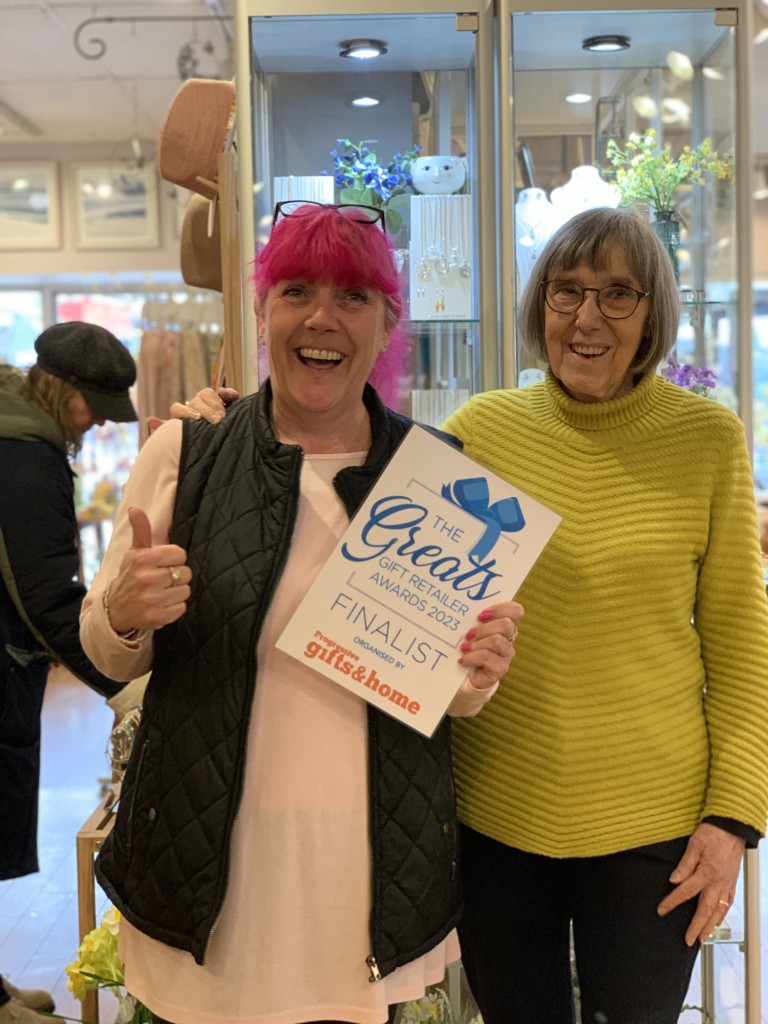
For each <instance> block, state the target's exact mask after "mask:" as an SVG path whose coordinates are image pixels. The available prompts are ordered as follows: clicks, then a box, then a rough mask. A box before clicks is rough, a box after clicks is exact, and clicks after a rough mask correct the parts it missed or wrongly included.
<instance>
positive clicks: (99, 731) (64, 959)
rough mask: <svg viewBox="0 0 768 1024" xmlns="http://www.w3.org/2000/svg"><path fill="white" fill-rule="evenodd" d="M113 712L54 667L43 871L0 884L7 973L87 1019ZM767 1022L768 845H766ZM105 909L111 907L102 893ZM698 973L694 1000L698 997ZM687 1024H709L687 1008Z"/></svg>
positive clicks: (739, 964) (107, 1012)
mask: <svg viewBox="0 0 768 1024" xmlns="http://www.w3.org/2000/svg"><path fill="white" fill-rule="evenodd" d="M111 726H112V715H111V712H110V711H109V709H108V708H107V707H106V705H105V704H104V701H103V700H102V699H101V698H100V697H99V696H98V695H97V694H95V693H93V692H92V691H91V690H89V689H88V688H87V687H86V686H83V685H82V684H81V683H78V682H75V681H74V680H72V679H71V678H70V677H68V676H67V675H66V674H65V673H62V672H60V671H54V673H53V674H52V677H51V682H50V683H49V686H48V691H47V694H46V699H45V705H44V709H43V761H42V778H41V794H40V796H41V800H40V856H41V870H40V873H39V874H37V875H30V876H28V877H27V878H21V879H16V880H15V881H11V882H0V973H4V974H7V975H9V976H10V978H11V980H13V981H15V982H16V983H17V984H23V985H25V986H35V987H38V986H39V987H41V988H46V989H48V990H49V991H52V992H53V993H54V997H55V999H56V1004H57V1011H58V1012H59V1013H61V1014H63V1015H66V1016H67V1017H70V1018H74V1019H75V1020H80V1019H81V1012H80V1010H81V1007H80V1003H78V1002H77V1001H76V1000H75V999H73V997H72V996H71V994H70V993H69V992H67V990H66V976H65V974H64V967H65V966H66V964H68V963H69V962H70V961H71V960H72V959H73V957H74V953H75V950H76V948H77V945H78V942H79V936H78V930H77V880H76V879H77V876H76V870H75V834H76V833H77V830H78V829H79V828H80V826H81V825H82V824H83V822H84V821H85V820H86V818H88V816H89V815H90V814H91V812H92V811H93V809H94V808H95V807H96V805H97V803H98V801H99V798H100V784H99V779H100V778H103V777H104V776H106V775H107V774H108V765H107V761H106V757H105V753H104V750H105V747H106V742H107V737H108V735H109V731H110V729H111ZM760 862H761V863H760V877H761V880H760V901H761V914H762V943H761V958H760V962H761V971H762V1024H768V842H766V843H763V844H761V855H760ZM98 900H99V901H100V902H99V913H100V910H101V909H103V908H104V907H105V906H106V905H107V904H106V900H105V898H104V897H103V894H100V895H99V896H98ZM729 922H730V924H731V926H732V928H733V934H734V937H735V938H740V937H741V935H742V927H743V925H742V920H741V913H740V910H739V903H738V901H737V904H736V906H735V907H734V909H733V910H732V911H731V914H730V915H729ZM743 961H744V956H743V954H742V953H741V952H740V951H739V949H738V945H737V944H734V945H728V946H721V947H719V948H718V949H717V951H716V953H715V973H716V977H717V1017H716V1024H743V1021H744V995H743V981H742V979H743V971H744V965H743ZM700 991H701V986H700V981H699V979H698V976H697V977H696V978H695V979H694V983H693V985H692V987H691V992H690V993H689V997H688V999H689V1002H690V1003H692V1004H696V1005H699V1004H700V1003H701V994H700ZM115 1013H116V1003H115V1001H114V999H113V997H112V996H111V995H110V994H108V993H105V994H103V995H102V999H101V1024H112V1021H113V1020H114V1018H115ZM682 1020H683V1021H685V1022H686V1024H702V1020H701V1015H700V1014H699V1013H696V1012H693V1011H691V1012H688V1013H686V1014H685V1015H684V1016H683V1018H682Z"/></svg>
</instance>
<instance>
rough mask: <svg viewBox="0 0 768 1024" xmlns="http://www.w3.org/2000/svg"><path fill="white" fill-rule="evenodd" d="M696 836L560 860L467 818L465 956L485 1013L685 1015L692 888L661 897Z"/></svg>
mask: <svg viewBox="0 0 768 1024" xmlns="http://www.w3.org/2000/svg"><path fill="white" fill-rule="evenodd" d="M686 843H687V839H685V838H683V839H675V840H672V841H670V842H665V843H656V844H653V845H651V846H643V847H640V848H638V849H635V850H628V851H623V852H621V853H616V854H611V855H609V856H605V857H585V858H568V859H564V860H556V859H554V858H550V857H543V856H539V855H537V854H529V853H522V852H521V851H519V850H515V849H513V848H511V847H509V846H506V845H504V844H503V843H499V842H496V841H495V840H493V839H489V838H488V837H487V836H483V835H481V834H480V833H479V832H475V831H473V830H472V829H469V828H466V827H465V826H462V828H461V855H462V857H461V876H462V884H463V890H464V914H463V917H462V921H461V923H460V925H459V938H460V940H461V952H462V962H463V964H464V967H465V970H466V972H467V980H468V981H469V985H470V988H471V989H472V993H473V995H474V997H475V999H476V1000H477V1004H478V1006H479V1007H480V1012H481V1013H482V1016H483V1022H484V1024H571V1022H572V1021H574V1020H575V1010H574V979H573V975H572V965H571V960H570V946H571V942H570V933H571V925H572V926H573V945H574V949H575V955H576V972H577V974H578V993H579V999H580V1003H581V1020H582V1022H583V1024H676V1022H677V1019H678V1017H679V1015H680V1009H681V1007H682V1004H683V1002H684V1000H685V995H686V992H687V991H688V985H689V983H690V978H691V973H692V971H693V966H694V963H695V961H696V956H697V954H698V944H696V945H695V946H693V947H689V946H687V945H686V944H685V940H684V935H685V931H686V928H687V927H688V925H689V924H690V921H691V918H692V917H693V914H694V912H695V909H696V901H695V900H690V901H688V902H687V903H685V904H683V906H681V907H678V908H677V910H675V911H672V912H671V913H670V914H668V915H667V916H666V917H659V915H658V914H657V913H656V907H657V905H658V904H659V902H660V901H661V900H662V898H663V897H664V896H665V895H666V894H667V893H668V892H669V891H670V890H671V889H672V888H673V886H672V885H671V884H670V882H669V875H670V873H671V872H672V870H673V868H674V867H675V865H676V864H677V862H678V861H679V859H680V857H681V856H682V854H683V851H684V850H685V846H686Z"/></svg>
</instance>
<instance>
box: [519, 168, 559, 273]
mask: <svg viewBox="0 0 768 1024" xmlns="http://www.w3.org/2000/svg"><path fill="white" fill-rule="evenodd" d="M559 224H560V221H559V219H558V214H557V211H556V210H555V208H554V206H553V205H552V203H550V201H549V199H547V194H546V192H545V191H544V189H542V188H524V189H523V190H522V192H521V193H520V195H519V196H518V198H517V202H516V203H515V257H516V261H517V271H518V274H519V276H520V287H521V288H522V287H524V286H525V284H526V282H527V280H528V278H529V277H530V276H531V269H532V268H533V264H534V263H535V261H536V258H537V257H538V255H539V253H540V252H541V249H542V247H543V246H544V243H545V242H546V241H547V239H548V238H549V236H550V235H551V234H552V233H553V232H554V231H555V229H556V228H557V227H559Z"/></svg>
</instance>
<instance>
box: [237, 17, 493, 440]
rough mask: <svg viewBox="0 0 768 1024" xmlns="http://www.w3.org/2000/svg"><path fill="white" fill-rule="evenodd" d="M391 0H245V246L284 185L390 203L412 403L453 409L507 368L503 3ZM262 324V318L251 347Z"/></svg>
mask: <svg viewBox="0 0 768 1024" xmlns="http://www.w3.org/2000/svg"><path fill="white" fill-rule="evenodd" d="M377 6H378V8H379V10H380V12H381V13H377V14H361V13H360V5H359V4H352V3H348V2H338V0H337V2H335V3H334V2H330V3H327V4H324V5H323V13H322V14H318V7H319V5H318V4H317V3H315V2H304V3H301V2H298V3H292V4H291V5H290V13H286V6H285V5H284V4H282V3H280V2H279V0H239V2H238V8H237V22H238V95H237V105H238V161H239V168H240V203H241V228H242V241H243V253H244V256H245V262H246V263H247V262H248V255H247V254H249V253H253V251H254V247H258V245H259V243H260V241H262V240H263V239H264V238H265V237H266V235H267V234H268V231H269V228H270V227H271V223H272V211H273V208H274V205H275V202H276V201H279V200H285V199H312V200H316V201H318V200H319V201H322V202H334V201H336V202H338V201H340V200H341V201H350V200H351V201H358V202H363V203H368V204H372V205H376V206H382V207H383V209H384V210H385V215H386V216H387V219H388V227H389V230H390V234H391V235H392V236H393V238H394V244H395V246H396V249H397V259H398V266H399V268H400V275H401V279H402V286H403V297H404V300H405V304H406V309H407V311H408V312H407V317H408V322H407V324H406V328H407V330H408V332H409V334H410V336H411V338H412V341H413V345H412V349H411V358H410V364H409V365H408V367H407V368H406V370H405V374H404V377H403V381H402V389H401V391H402V408H403V411H408V412H412V413H413V415H414V416H416V417H417V418H419V419H421V420H423V421H427V422H432V423H440V422H442V420H443V419H444V418H445V417H446V416H447V415H448V414H449V413H450V412H451V411H452V409H453V408H454V407H455V406H456V405H457V404H460V402H461V401H463V400H464V399H465V398H466V397H468V396H469V394H470V393H472V392H473V391H475V390H477V389H478V388H481V387H489V386H497V385H498V383H499V357H498V351H499V346H498V340H497V326H498V324H497V320H498V318H497V307H496V275H495V216H494V194H495V190H494V161H493V159H492V157H491V154H492V152H493V145H494V143H493V131H494V128H493V125H494V115H493V104H494V91H493V50H492V47H493V21H492V4H491V3H490V0H479V2H478V0H474V2H473V3H469V4H466V3H462V4H461V6H458V5H456V6H454V5H453V4H451V3H443V2H436V0H421V2H419V0H403V2H389V3H387V2H386V0H384V2H383V3H381V4H379V5H377ZM361 50H367V54H368V55H367V56H363V57H361V56H360V52H361ZM243 83H248V84H249V85H250V88H249V89H248V88H244V85H243ZM415 147H419V148H418V150H416V149H415ZM411 157H413V158H414V159H413V161H412V162H411V160H410V158H411ZM356 158H357V162H356ZM359 161H363V162H364V163H365V164H366V167H365V169H360V167H359ZM399 170H405V171H406V172H407V173H408V175H410V173H411V172H413V173H414V176H415V177H414V181H413V183H411V181H410V180H409V179H408V178H406V179H402V178H399V177H398V171H399ZM342 172H343V173H344V174H345V177H346V181H344V182H341V181H340V179H339V174H340V173H342ZM393 175H394V178H395V179H396V180H395V181H394V182H393V181H392V180H391V179H392V177H393ZM387 179H390V180H387ZM342 193H343V194H342ZM390 193H391V194H390ZM254 334H255V332H254V331H253V325H252V324H251V325H248V328H247V330H246V339H247V340H246V348H247V351H249V352H250V353H252V352H253V351H254V350H255V336H254ZM246 362H248V363H249V364H250V365H249V366H246V374H248V373H250V374H251V379H250V380H249V381H248V385H249V386H248V390H252V388H253V387H254V386H255V380H254V377H256V376H257V373H256V370H255V368H254V365H253V359H252V356H251V357H248V358H247V359H246Z"/></svg>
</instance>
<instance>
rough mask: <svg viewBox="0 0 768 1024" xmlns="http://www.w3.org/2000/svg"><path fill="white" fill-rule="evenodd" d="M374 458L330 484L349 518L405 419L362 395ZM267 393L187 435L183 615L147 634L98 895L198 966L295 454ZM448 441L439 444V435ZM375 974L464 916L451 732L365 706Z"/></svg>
mask: <svg viewBox="0 0 768 1024" xmlns="http://www.w3.org/2000/svg"><path fill="white" fill-rule="evenodd" d="M365 400H366V404H367V406H368V410H369V413H370V416H371V426H372V435H373V438H374V441H373V446H372V448H371V451H370V452H369V455H368V457H367V459H366V462H365V464H364V465H363V466H361V467H354V468H348V469H345V470H342V472H341V473H339V474H338V476H337V478H336V480H335V486H336V490H337V491H338V493H339V495H340V497H341V499H342V501H343V502H344V504H345V506H346V508H347V511H348V513H349V514H350V515H352V513H353V512H354V511H355V510H356V509H357V508H358V506H359V505H360V504H361V502H362V500H363V498H364V497H365V495H366V494H367V492H368V491H369V490H370V488H371V487H372V485H373V483H374V482H375V480H376V478H377V477H378V475H379V474H380V472H381V471H382V469H383V468H384V466H385V464H386V462H387V461H388V459H389V457H390V456H391V455H392V453H393V452H394V451H395V449H396V447H397V445H398V444H399V442H400V441H401V440H402V438H403V436H404V435H405V433H406V431H407V430H408V428H409V426H410V425H411V421H410V420H407V419H406V418H405V417H402V416H398V415H396V414H395V413H392V412H391V411H389V410H387V409H385V408H384V407H383V406H382V405H381V403H380V402H379V400H378V398H377V396H376V394H375V392H374V391H373V390H372V389H370V388H367V389H366V394H365ZM269 403H270V389H269V384H268V383H267V385H265V387H264V388H262V390H261V391H260V392H259V394H258V395H256V396H250V397H249V398H246V399H242V400H241V401H239V402H237V403H236V404H235V406H234V407H233V409H232V410H231V411H230V412H229V413H228V415H227V418H226V420H225V421H224V424H222V425H221V426H219V427H211V425H210V424H206V423H202V422H195V421H189V420H187V421H185V423H184V440H183V444H182V453H181V467H180V473H179V487H178V492H177V500H176V506H175V509H174V519H173V527H172V531H171V540H172V542H173V543H176V544H180V545H181V546H182V547H184V548H185V549H186V551H187V553H188V564H189V565H190V567H191V568H192V572H193V580H194V583H193V592H192V597H191V599H190V602H189V604H188V609H187V612H186V614H185V615H184V616H183V617H182V618H181V619H180V620H179V621H178V622H176V623H174V624H173V625H172V626H168V627H166V628H165V629H163V630H160V631H158V632H157V633H156V634H155V657H154V670H153V674H152V678H151V680H150V683H149V686H148V688H147V691H146V694H145V700H144V715H143V718H142V722H141V726H140V729H139V734H138V736H137V739H136V744H135V748H134V753H133V756H132V758H131V762H130V764H129V767H128V772H127V774H126V777H125V780H124V783H123V793H122V798H121V801H120V807H119V810H118V814H117V821H116V824H115V828H114V830H113V832H112V834H111V835H110V836H109V838H108V839H107V841H106V843H105V844H104V847H103V849H102V851H101V853H100V855H99V858H98V861H97V873H98V877H99V881H100V882H101V884H102V885H103V886H104V888H105V890H106V892H107V893H108V895H109V896H110V898H111V899H112V900H113V901H114V903H115V904H116V906H117V907H118V908H119V909H120V910H121V912H122V913H123V914H125V916H126V918H127V919H128V920H129V921H131V922H132V923H133V924H134V925H135V926H136V927H138V928H139V929H140V930H141V931H143V932H145V933H146V934H147V935H150V936H152V937H154V938H156V939H158V940H160V941H161V942H164V943H166V944H168V945H171V946H175V947H178V948H180V949H185V950H188V951H189V952H190V953H192V955H193V956H194V957H195V959H196V960H197V961H198V962H199V963H202V962H203V959H204V955H205V949H206V945H207V942H208V938H209V935H210V932H211V928H212V926H213V924H214V922H215V920H216V917H217V915H218V913H219V910H220V908H221V905H222V902H223V898H224V894H225V891H226V888H227V871H228V859H229V842H230V836H231V833H232V827H233V823H234V820H235V815H236V813H237V809H238V806H239V803H240V796H241V787H242V777H243V766H244V761H245V756H246V750H245V744H246V736H247V731H248V721H249V716H250V708H251V704H252V701H253V691H254V686H255V678H256V664H255V657H256V655H255V651H256V640H257V637H258V635H259V632H260V629H261V626H262V622H263V620H264V616H265V615H266V612H267V608H268V607H269V604H270V601H271V599H272V595H273V593H274V590H275V587H276V585H277V581H278V579H279V577H280V574H281V572H282V569H283V566H284V563H285V559H286V556H287V552H288V548H289V545H290V543H291V536H292V532H293V528H294V523H295V518H296V510H297V504H298V491H299V474H300V470H301V462H302V452H301V449H300V448H298V447H295V446H289V445H282V444H280V443H278V442H277V441H276V440H275V438H274V435H273V434H272V430H271V428H270V425H269ZM443 436H445V435H443ZM368 749H369V772H368V775H369V792H370V844H371V858H372V888H373V891H372V914H371V922H370V937H371V950H370V953H371V958H370V962H369V966H370V968H371V973H372V976H376V974H377V972H380V973H381V974H387V973H389V972H391V971H392V970H394V969H395V968H396V967H398V966H400V965H401V964H403V963H406V962H408V961H410V960H413V959H415V958H416V957H418V956H420V955H422V954H423V953H425V952H427V951H428V950H429V949H431V948H433V947H434V946H435V945H436V944H437V943H438V942H440V941H441V940H442V939H443V938H444V937H445V936H446V935H447V934H448V932H449V931H450V930H451V929H452V928H453V927H454V926H455V924H456V922H457V920H458V917H459V903H460V901H459V889H458V879H457V864H456V820H455V810H454V793H453V783H452V778H451V762H450V723H449V722H448V720H445V721H443V723H442V724H441V725H440V726H439V727H438V729H437V730H436V732H435V734H434V735H433V736H432V737H431V738H430V739H427V738H426V737H424V736H422V735H420V734H419V733H417V732H415V731H414V730H412V729H410V728H409V727H407V726H405V725H403V724H401V723H400V722H398V721H396V720H395V719H393V718H390V717H389V716H387V715H384V714H382V713H380V712H378V711H376V710H375V709H373V708H370V707H369V708H368Z"/></svg>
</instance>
